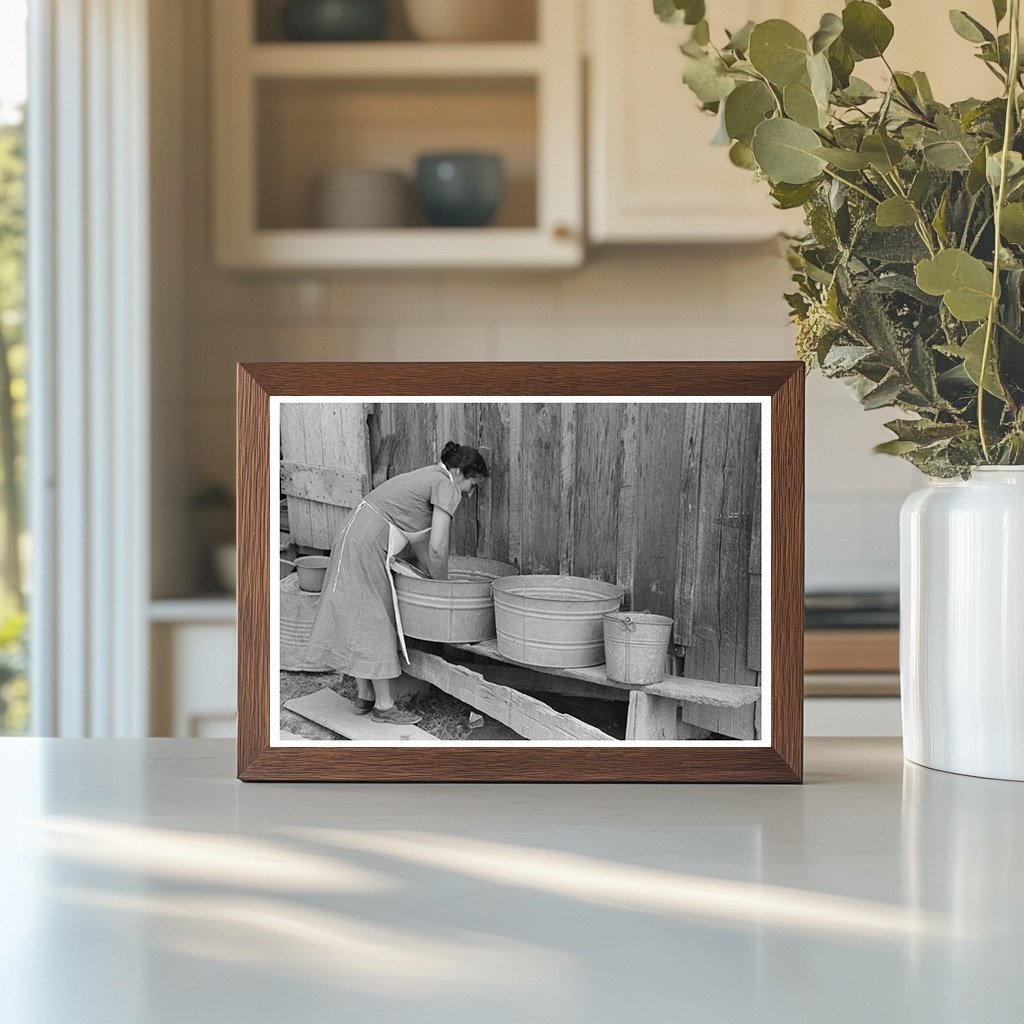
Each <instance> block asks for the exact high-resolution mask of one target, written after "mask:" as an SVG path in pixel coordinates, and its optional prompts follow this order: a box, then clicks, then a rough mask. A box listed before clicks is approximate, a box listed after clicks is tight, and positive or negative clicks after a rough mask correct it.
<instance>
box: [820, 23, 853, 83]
mask: <svg viewBox="0 0 1024 1024" xmlns="http://www.w3.org/2000/svg"><path fill="white" fill-rule="evenodd" d="M826 52H827V53H828V66H829V67H830V68H831V69H832V77H833V78H834V79H835V83H836V88H838V89H845V88H846V87H847V86H848V85H849V84H850V75H851V74H852V73H853V68H854V65H855V63H856V58H855V57H854V55H853V50H851V49H850V47H849V46H847V45H846V43H845V42H844V40H843V37H842V36H840V37H839V38H838V39H837V40H836V41H835V42H834V43H833V44H832V45H831V46H830V47H829V48H828V50H827V51H826Z"/></svg>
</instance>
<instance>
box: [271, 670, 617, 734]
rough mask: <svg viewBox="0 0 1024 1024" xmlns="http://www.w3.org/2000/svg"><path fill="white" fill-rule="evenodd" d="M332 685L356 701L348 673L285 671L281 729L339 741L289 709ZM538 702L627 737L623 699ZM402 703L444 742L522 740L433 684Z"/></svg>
mask: <svg viewBox="0 0 1024 1024" xmlns="http://www.w3.org/2000/svg"><path fill="white" fill-rule="evenodd" d="M325 686H329V687H330V688H331V689H332V690H334V691H335V693H338V694H340V695H341V696H343V697H348V698H349V699H350V700H354V699H355V696H356V685H355V682H354V681H353V680H352V679H351V678H350V677H348V676H346V677H345V678H344V679H342V678H341V677H340V676H339V675H338V674H337V673H333V672H282V673H281V728H282V729H283V730H286V731H288V732H290V733H294V734H295V735H297V736H302V737H303V738H304V739H308V740H339V739H344V738H345V737H343V736H339V735H338V734H337V733H335V732H332V731H331V730H330V729H325V728H324V727H323V726H321V725H317V724H316V723H315V722H311V721H310V720H309V719H308V718H303V717H302V716H301V715H297V714H295V712H293V711H289V710H288V709H287V708H285V706H284V704H285V701H288V700H291V699H292V698H293V697H304V696H306V694H309V693H315V692H316V691H317V690H322V689H323V688H324V687H325ZM532 696H535V697H536V698H537V699H538V700H542V701H544V703H545V704H547V705H549V706H550V707H552V708H554V709H555V710H556V711H561V712H563V713H564V714H567V715H573V716H574V717H576V718H579V719H581V720H582V721H585V722H589V723H590V724H591V725H595V726H597V728H599V729H602V730H604V731H605V732H607V733H608V735H609V736H613V737H614V738H615V739H619V740H621V739H625V738H626V705H625V704H624V703H621V702H613V701H604V700H593V699H590V698H581V697H561V696H558V695H557V694H552V693H536V694H532ZM396 703H397V704H398V706H399V707H404V708H410V709H411V710H414V711H417V712H419V714H421V715H422V716H423V720H422V721H421V722H420V723H419V728H421V729H423V730H424V731H425V732H429V733H430V734H431V735H432V736H436V737H437V738H438V739H441V740H454V741H463V740H465V741H470V742H480V741H483V740H486V741H488V742H494V741H496V740H499V741H500V740H520V739H522V737H521V736H520V735H519V734H518V733H516V732H513V731H512V730H511V729H509V728H508V727H507V726H505V725H502V724H501V723H500V722H496V721H495V720H494V719H493V718H490V717H488V716H486V715H484V716H482V717H483V724H482V725H480V726H478V727H477V728H470V726H469V716H470V714H471V713H473V708H471V707H470V706H469V705H468V704H464V703H463V702H462V701H460V700H457V699H456V698H455V697H452V696H451V695H450V694H447V693H444V692H443V691H441V690H438V689H437V688H436V687H431V688H430V690H429V692H428V693H425V694H420V695H417V696H411V697H406V698H402V699H400V700H398V701H396Z"/></svg>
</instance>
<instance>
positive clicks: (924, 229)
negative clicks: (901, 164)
mask: <svg viewBox="0 0 1024 1024" xmlns="http://www.w3.org/2000/svg"><path fill="white" fill-rule="evenodd" d="M882 178H883V180H884V181H887V182H888V183H889V184H890V185H891V186H892V188H893V189H894V190H895V191H896V193H897V194H898V195H899V196H900V198H901V199H906V201H907V202H908V203H910V207H911V209H912V210H913V211H914V216H915V217H916V218H917V233H918V235H920V236H921V241H922V242H924V244H925V248H927V250H928V253H929V255H931V256H934V255H935V247H934V246H933V245H932V233H931V229H930V228H929V226H928V221H926V220H925V219H924V214H923V213H921V211H920V210H919V209H918V208H917V204H916V203H911V202H910V197H909V196H908V195H907V192H906V189H904V187H903V182H901V181H900V177H899V172H898V171H897V170H896V169H895V168H893V171H892V174H889V175H886V174H883V175H882ZM935 242H936V244H937V245H938V246H939V248H940V249H941V248H942V243H941V241H940V240H939V239H938V237H936V239H935Z"/></svg>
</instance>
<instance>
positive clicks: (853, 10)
mask: <svg viewBox="0 0 1024 1024" xmlns="http://www.w3.org/2000/svg"><path fill="white" fill-rule="evenodd" d="M892 36H893V26H892V22H891V21H890V20H889V19H888V18H887V17H886V16H885V15H884V14H883V13H882V12H881V11H880V10H879V9H878V8H877V7H876V6H875V5H874V4H869V3H866V2H865V0H853V2H852V3H849V4H847V5H846V7H845V8H844V9H843V39H844V40H845V41H846V42H847V44H848V45H849V46H850V48H851V49H852V50H853V52H854V53H855V54H856V55H857V56H859V57H860V58H861V59H862V60H867V59H869V58H871V57H881V56H882V54H883V53H885V50H886V47H887V46H888V45H889V43H891V42H892Z"/></svg>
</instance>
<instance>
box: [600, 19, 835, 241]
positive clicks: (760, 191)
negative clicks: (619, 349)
mask: <svg viewBox="0 0 1024 1024" xmlns="http://www.w3.org/2000/svg"><path fill="white" fill-rule="evenodd" d="M588 2H589V3H590V12H591V13H590V19H589V22H590V27H591V37H590V61H589V64H590V67H589V73H590V101H589V102H590V143H589V146H590V150H589V179H590V180H589V184H590V193H589V196H590V198H589V203H590V209H589V215H590V237H591V240H592V241H594V242H637V241H644V242H713V241H729V240H747V239H759V238H769V237H771V236H772V235H774V234H777V233H778V232H780V231H798V230H799V229H800V227H801V225H802V223H803V220H802V217H801V216H800V214H799V212H797V211H788V212H785V213H784V212H782V211H779V210H776V209H775V208H774V206H773V204H772V202H771V200H770V198H769V197H768V189H767V185H765V184H764V183H763V182H757V183H756V182H754V181H753V178H752V175H751V174H750V172H749V171H744V170H742V169H741V168H738V167H734V166H733V165H732V164H731V163H730V162H729V155H728V150H727V149H726V147H724V146H712V145H711V139H712V137H713V136H714V134H715V129H716V124H715V120H714V118H712V117H709V116H708V115H706V114H702V113H701V112H700V110H699V109H698V107H697V102H696V100H695V99H694V97H693V95H692V94H691V93H690V90H689V89H687V88H686V86H684V85H683V83H682V71H683V66H684V59H683V57H682V55H681V54H680V53H679V44H680V43H681V42H683V41H684V40H685V39H686V38H687V35H688V33H689V29H688V28H687V27H686V26H678V25H663V24H662V23H661V22H660V21H658V19H657V17H656V16H655V14H654V12H653V10H652V6H651V4H650V2H647V0H629V2H623V0H588ZM801 7H802V8H804V11H803V12H802V15H801V11H800V10H799V8H801ZM824 9H826V4H825V3H823V0H790V2H786V0H729V2H728V3H718V4H715V3H714V2H713V0H712V2H710V3H709V4H708V18H709V21H710V23H711V30H712V34H713V37H714V38H715V39H718V38H721V37H722V35H723V30H724V29H725V28H729V29H731V30H732V29H737V28H739V27H740V26H742V25H743V24H744V22H746V21H747V20H748V19H754V20H763V19H765V18H771V17H785V18H788V19H792V20H793V21H794V22H795V23H796V24H798V25H799V26H800V27H801V28H802V29H803V30H804V31H808V30H809V29H810V28H811V27H812V26H814V27H816V26H817V24H818V17H819V13H820V11H821V10H824Z"/></svg>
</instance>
